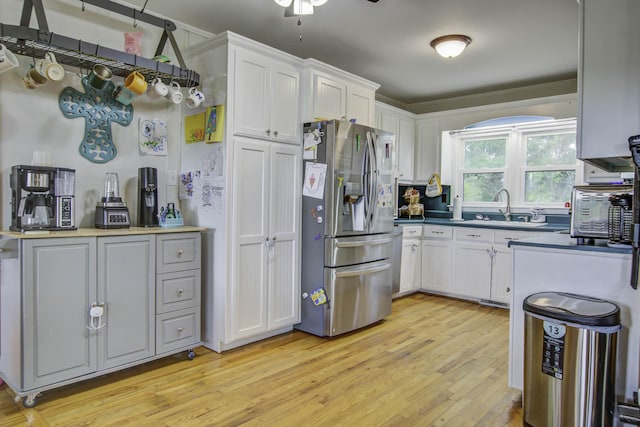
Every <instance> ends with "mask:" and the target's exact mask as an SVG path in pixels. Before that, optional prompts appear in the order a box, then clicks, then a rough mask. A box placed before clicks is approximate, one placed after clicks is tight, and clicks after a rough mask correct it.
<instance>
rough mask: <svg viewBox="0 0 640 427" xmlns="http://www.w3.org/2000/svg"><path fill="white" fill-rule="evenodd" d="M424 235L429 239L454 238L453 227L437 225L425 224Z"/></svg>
mask: <svg viewBox="0 0 640 427" xmlns="http://www.w3.org/2000/svg"><path fill="white" fill-rule="evenodd" d="M422 237H425V238H429V239H446V240H451V239H453V228H452V227H442V226H437V225H425V226H424V228H423V229H422Z"/></svg>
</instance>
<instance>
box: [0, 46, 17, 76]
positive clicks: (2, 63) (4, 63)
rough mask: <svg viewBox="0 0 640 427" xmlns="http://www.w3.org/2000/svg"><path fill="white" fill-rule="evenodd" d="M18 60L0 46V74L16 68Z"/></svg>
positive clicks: (4, 47) (5, 48)
mask: <svg viewBox="0 0 640 427" xmlns="http://www.w3.org/2000/svg"><path fill="white" fill-rule="evenodd" d="M18 65H19V64H18V58H16V56H15V55H14V54H13V52H11V51H10V50H9V49H7V47H6V46H5V45H3V44H0V73H4V72H5V71H9V70H11V69H12V68H16V67H17V66H18Z"/></svg>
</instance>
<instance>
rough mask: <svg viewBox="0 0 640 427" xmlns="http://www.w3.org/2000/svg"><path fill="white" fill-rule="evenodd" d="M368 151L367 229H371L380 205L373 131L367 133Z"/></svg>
mask: <svg viewBox="0 0 640 427" xmlns="http://www.w3.org/2000/svg"><path fill="white" fill-rule="evenodd" d="M367 150H368V152H369V157H368V160H369V173H368V175H369V195H370V200H369V207H368V210H367V227H370V226H371V225H372V224H373V219H374V216H375V210H376V205H377V203H378V192H377V186H378V169H377V158H376V147H375V144H374V141H373V137H372V136H371V131H367Z"/></svg>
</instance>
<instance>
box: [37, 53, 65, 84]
mask: <svg viewBox="0 0 640 427" xmlns="http://www.w3.org/2000/svg"><path fill="white" fill-rule="evenodd" d="M35 69H36V71H38V73H40V75H41V76H43V77H45V78H46V79H48V80H51V81H54V82H57V81H60V80H62V79H63V78H64V67H63V66H62V65H60V64H58V61H56V57H55V55H54V54H53V53H52V52H47V53H46V54H45V55H44V58H42V59H38V60H37V61H36V66H35Z"/></svg>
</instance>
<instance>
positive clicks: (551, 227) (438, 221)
mask: <svg viewBox="0 0 640 427" xmlns="http://www.w3.org/2000/svg"><path fill="white" fill-rule="evenodd" d="M503 222H504V225H503V224H499V226H496V225H495V222H492V224H493V225H484V224H478V223H477V222H474V223H472V224H470V223H469V222H468V220H463V221H454V220H452V219H450V218H428V217H427V218H425V219H396V220H395V221H394V224H396V225H412V224H415V225H420V224H431V225H446V226H452V227H474V228H491V229H497V230H522V231H542V232H551V233H553V232H556V231H561V230H568V229H569V224H568V223H567V224H565V223H547V224H546V225H542V226H540V227H518V226H509V222H508V221H503Z"/></svg>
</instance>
